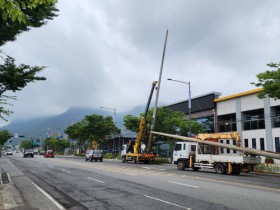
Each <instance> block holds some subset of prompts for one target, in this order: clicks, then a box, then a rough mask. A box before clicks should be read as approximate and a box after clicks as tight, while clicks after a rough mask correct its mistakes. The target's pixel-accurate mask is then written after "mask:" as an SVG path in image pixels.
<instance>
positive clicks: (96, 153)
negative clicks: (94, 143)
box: [85, 149, 103, 162]
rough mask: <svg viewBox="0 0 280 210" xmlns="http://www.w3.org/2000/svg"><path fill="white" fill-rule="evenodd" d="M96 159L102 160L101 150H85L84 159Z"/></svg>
mask: <svg viewBox="0 0 280 210" xmlns="http://www.w3.org/2000/svg"><path fill="white" fill-rule="evenodd" d="M88 160H90V161H93V160H94V161H95V162H96V161H97V160H99V161H100V162H102V160H103V152H102V151H101V150H92V149H91V150H88V151H87V152H86V157H85V161H88Z"/></svg>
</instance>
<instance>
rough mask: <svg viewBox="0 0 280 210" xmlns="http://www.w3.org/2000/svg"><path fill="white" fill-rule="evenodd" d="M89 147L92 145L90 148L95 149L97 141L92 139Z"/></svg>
mask: <svg viewBox="0 0 280 210" xmlns="http://www.w3.org/2000/svg"><path fill="white" fill-rule="evenodd" d="M91 147H92V149H97V147H98V144H97V142H96V141H92V142H91Z"/></svg>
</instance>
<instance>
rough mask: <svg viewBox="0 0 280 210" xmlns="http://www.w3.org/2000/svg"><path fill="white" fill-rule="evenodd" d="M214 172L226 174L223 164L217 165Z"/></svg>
mask: <svg viewBox="0 0 280 210" xmlns="http://www.w3.org/2000/svg"><path fill="white" fill-rule="evenodd" d="M215 171H216V173H218V174H224V173H225V172H226V170H225V166H224V165H223V164H221V163H217V164H216V165H215Z"/></svg>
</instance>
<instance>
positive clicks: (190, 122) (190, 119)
mask: <svg viewBox="0 0 280 210" xmlns="http://www.w3.org/2000/svg"><path fill="white" fill-rule="evenodd" d="M167 80H169V81H173V82H179V83H184V84H187V85H188V87H189V103H188V109H189V133H190V134H189V135H190V136H191V134H192V118H191V108H192V100H191V82H190V81H188V82H184V81H180V80H175V79H170V78H168V79H167Z"/></svg>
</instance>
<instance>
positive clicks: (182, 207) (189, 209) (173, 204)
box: [144, 195, 192, 210]
mask: <svg viewBox="0 0 280 210" xmlns="http://www.w3.org/2000/svg"><path fill="white" fill-rule="evenodd" d="M144 196H145V197H147V198H150V199H153V200H156V201H160V202H163V203H166V204H169V205H172V206H176V207H179V208H181V209H188V210H192V209H191V208H187V207H184V206H180V205H178V204H176V203H171V202H168V201H164V200H161V199H159V198H155V197H151V196H148V195H144Z"/></svg>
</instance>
